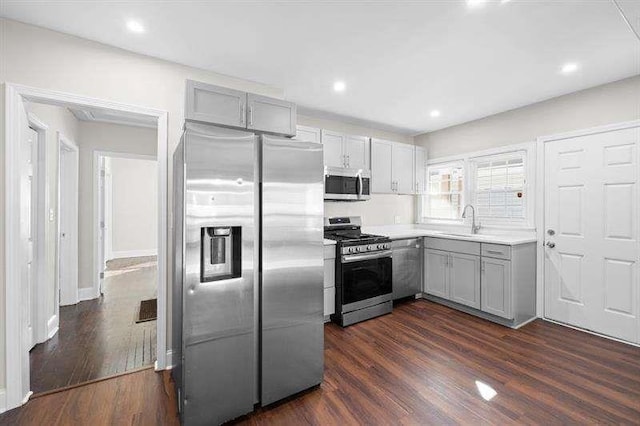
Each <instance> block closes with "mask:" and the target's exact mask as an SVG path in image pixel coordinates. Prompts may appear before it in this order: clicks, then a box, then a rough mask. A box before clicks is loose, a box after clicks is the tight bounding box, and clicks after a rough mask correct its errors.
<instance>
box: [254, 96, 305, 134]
mask: <svg viewBox="0 0 640 426" xmlns="http://www.w3.org/2000/svg"><path fill="white" fill-rule="evenodd" d="M247 103H248V107H249V113H248V115H249V116H248V119H247V129H251V130H262V131H264V132H272V133H278V134H281V135H288V136H295V134H296V119H297V115H296V104H293V103H291V102H287V101H283V100H280V99H273V98H268V97H266V96H260V95H254V94H252V93H249V94H248V95H247Z"/></svg>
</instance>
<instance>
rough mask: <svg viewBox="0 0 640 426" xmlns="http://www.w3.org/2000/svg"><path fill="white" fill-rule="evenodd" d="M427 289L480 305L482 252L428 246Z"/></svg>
mask: <svg viewBox="0 0 640 426" xmlns="http://www.w3.org/2000/svg"><path fill="white" fill-rule="evenodd" d="M425 264H426V267H425V270H426V279H425V293H428V294H432V295H434V296H438V297H441V298H443V299H448V300H451V301H453V302H456V303H460V304H463V305H467V306H471V307H473V308H476V309H479V308H480V256H476V255H472V254H465V253H451V252H448V251H443V250H436V249H426V250H425Z"/></svg>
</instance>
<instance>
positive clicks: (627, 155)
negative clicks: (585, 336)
mask: <svg viewBox="0 0 640 426" xmlns="http://www.w3.org/2000/svg"><path fill="white" fill-rule="evenodd" d="M639 143H640V129H639V128H631V129H625V130H616V131H610V132H604V133H598V134H591V135H586V136H580V137H575V138H569V139H563V140H559V141H553V142H548V143H547V144H546V146H545V156H546V158H545V161H546V163H545V180H546V181H545V184H546V188H545V194H546V196H545V231H546V232H547V233H546V235H545V236H546V239H547V242H548V243H550V244H551V245H554V246H553V247H549V246H546V248H545V315H546V316H547V317H548V318H551V319H554V320H557V321H561V322H565V323H568V324H571V325H575V326H578V327H582V328H585V329H588V330H592V331H595V332H599V333H603V334H606V335H610V336H613V337H617V338H620V339H623V340H627V341H631V342H638V341H639V336H638V333H639V329H640V326H639V325H638V324H639V321H638V287H639V283H638V255H639V252H640V251H639V249H638V214H639V212H638V144H639ZM549 230H551V232H552V233H553V235H550V234H549Z"/></svg>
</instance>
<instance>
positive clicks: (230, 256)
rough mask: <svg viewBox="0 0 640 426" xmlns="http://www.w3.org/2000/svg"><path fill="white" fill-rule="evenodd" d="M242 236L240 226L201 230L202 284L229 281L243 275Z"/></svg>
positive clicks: (213, 227) (214, 227)
mask: <svg viewBox="0 0 640 426" xmlns="http://www.w3.org/2000/svg"><path fill="white" fill-rule="evenodd" d="M241 234H242V230H241V227H240V226H209V227H204V228H201V229H200V282H208V281H218V280H228V279H230V278H237V277H239V276H240V275H241V268H242V259H241V256H242V235H241Z"/></svg>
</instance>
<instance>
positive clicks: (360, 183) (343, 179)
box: [324, 167, 371, 201]
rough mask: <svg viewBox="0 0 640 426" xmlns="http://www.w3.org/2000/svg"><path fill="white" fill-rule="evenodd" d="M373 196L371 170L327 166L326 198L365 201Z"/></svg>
mask: <svg viewBox="0 0 640 426" xmlns="http://www.w3.org/2000/svg"><path fill="white" fill-rule="evenodd" d="M369 198H371V171H370V170H362V169H343V168H341V167H325V169H324V199H325V200H333V201H364V200H368V199H369Z"/></svg>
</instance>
